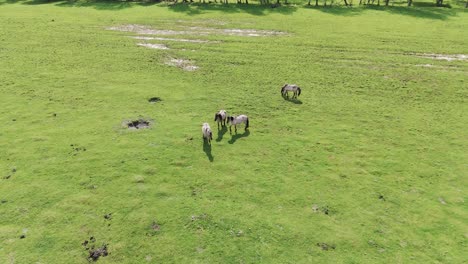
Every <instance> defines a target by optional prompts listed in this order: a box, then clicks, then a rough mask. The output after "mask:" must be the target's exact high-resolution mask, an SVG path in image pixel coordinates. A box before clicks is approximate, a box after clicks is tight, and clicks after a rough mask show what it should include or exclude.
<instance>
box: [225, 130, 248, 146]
mask: <svg viewBox="0 0 468 264" xmlns="http://www.w3.org/2000/svg"><path fill="white" fill-rule="evenodd" d="M249 135H250V131H249V129H246V130H245V132H244V133H242V134H237V133H236V134H234V135H233V136H232V137H231V140H229V141H228V143H229V144H234V143H236V141H237V140H238V139H240V138H244V137H248V136H249Z"/></svg>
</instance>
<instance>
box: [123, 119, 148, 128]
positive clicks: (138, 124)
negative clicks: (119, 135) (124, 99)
mask: <svg viewBox="0 0 468 264" xmlns="http://www.w3.org/2000/svg"><path fill="white" fill-rule="evenodd" d="M124 126H126V127H127V128H128V129H143V128H150V127H151V121H150V120H146V119H143V118H139V119H137V120H130V121H124Z"/></svg>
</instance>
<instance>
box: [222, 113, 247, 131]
mask: <svg viewBox="0 0 468 264" xmlns="http://www.w3.org/2000/svg"><path fill="white" fill-rule="evenodd" d="M227 121H228V125H229V133H232V131H231V126H234V131H235V132H236V133H237V125H239V124H242V123H245V130H247V128H249V117H247V116H246V115H239V116H228V118H227Z"/></svg>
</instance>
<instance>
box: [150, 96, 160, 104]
mask: <svg viewBox="0 0 468 264" xmlns="http://www.w3.org/2000/svg"><path fill="white" fill-rule="evenodd" d="M161 101H162V99H161V98H159V97H151V98H150V99H148V102H150V103H153V104H154V103H157V102H161Z"/></svg>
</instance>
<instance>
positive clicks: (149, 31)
mask: <svg viewBox="0 0 468 264" xmlns="http://www.w3.org/2000/svg"><path fill="white" fill-rule="evenodd" d="M106 29H108V30H115V31H122V32H134V33H138V34H142V35H165V36H167V35H183V34H189V33H190V32H186V31H176V30H166V29H153V28H150V27H149V26H145V25H136V24H130V25H120V26H114V27H107V28H106Z"/></svg>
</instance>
